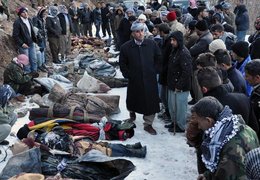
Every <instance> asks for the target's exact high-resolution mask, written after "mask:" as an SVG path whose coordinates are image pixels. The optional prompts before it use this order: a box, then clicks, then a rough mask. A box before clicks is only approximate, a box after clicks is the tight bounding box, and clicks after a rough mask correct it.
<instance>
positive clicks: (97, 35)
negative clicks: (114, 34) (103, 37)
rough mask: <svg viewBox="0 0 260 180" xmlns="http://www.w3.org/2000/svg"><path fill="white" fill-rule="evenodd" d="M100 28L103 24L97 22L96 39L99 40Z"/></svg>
mask: <svg viewBox="0 0 260 180" xmlns="http://www.w3.org/2000/svg"><path fill="white" fill-rule="evenodd" d="M100 26H101V22H99V21H96V22H95V27H96V37H97V38H100V35H99V31H100Z"/></svg>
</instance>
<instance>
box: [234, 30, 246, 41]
mask: <svg viewBox="0 0 260 180" xmlns="http://www.w3.org/2000/svg"><path fill="white" fill-rule="evenodd" d="M246 32H247V31H237V34H236V35H237V42H238V41H245V37H246Z"/></svg>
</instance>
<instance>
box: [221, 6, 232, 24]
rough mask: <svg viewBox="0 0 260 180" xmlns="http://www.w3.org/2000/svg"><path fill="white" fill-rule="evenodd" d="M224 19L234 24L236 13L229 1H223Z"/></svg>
mask: <svg viewBox="0 0 260 180" xmlns="http://www.w3.org/2000/svg"><path fill="white" fill-rule="evenodd" d="M222 8H223V13H224V21H225V22H227V23H228V24H229V25H231V26H234V23H235V14H234V13H233V12H232V11H231V4H230V3H228V2H224V3H222Z"/></svg>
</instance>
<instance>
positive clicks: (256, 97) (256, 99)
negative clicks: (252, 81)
mask: <svg viewBox="0 0 260 180" xmlns="http://www.w3.org/2000/svg"><path fill="white" fill-rule="evenodd" d="M250 101H251V105H252V107H253V110H254V112H255V116H256V118H257V121H258V122H260V84H259V85H258V86H256V87H255V88H254V89H253V91H252V93H251V96H250ZM258 137H260V132H259V133H258Z"/></svg>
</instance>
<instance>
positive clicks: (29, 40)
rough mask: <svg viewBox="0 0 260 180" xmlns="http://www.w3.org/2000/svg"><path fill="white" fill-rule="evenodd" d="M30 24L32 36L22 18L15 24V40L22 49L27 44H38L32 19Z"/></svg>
mask: <svg viewBox="0 0 260 180" xmlns="http://www.w3.org/2000/svg"><path fill="white" fill-rule="evenodd" d="M28 20H29V23H30V26H31V35H30V34H29V30H28V28H27V26H26V24H25V23H24V22H23V21H22V19H21V17H18V18H17V19H16V20H15V21H14V24H13V38H14V40H15V42H16V45H17V46H18V47H22V45H23V44H24V43H25V44H27V45H28V46H32V45H33V43H36V42H37V39H36V34H35V32H34V30H33V25H32V21H31V20H30V19H28Z"/></svg>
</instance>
